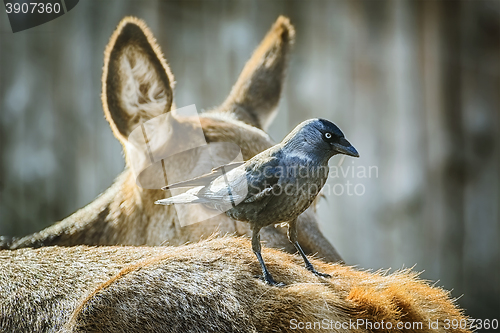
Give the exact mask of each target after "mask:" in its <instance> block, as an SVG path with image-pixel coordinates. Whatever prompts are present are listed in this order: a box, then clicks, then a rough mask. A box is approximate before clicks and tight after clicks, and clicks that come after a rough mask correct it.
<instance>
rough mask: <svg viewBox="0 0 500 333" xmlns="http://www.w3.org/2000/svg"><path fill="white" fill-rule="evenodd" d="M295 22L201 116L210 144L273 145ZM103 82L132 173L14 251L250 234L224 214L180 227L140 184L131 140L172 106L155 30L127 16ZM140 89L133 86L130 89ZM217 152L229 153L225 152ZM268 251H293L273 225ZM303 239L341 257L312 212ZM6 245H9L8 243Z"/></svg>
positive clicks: (283, 25) (109, 50) (183, 166)
mask: <svg viewBox="0 0 500 333" xmlns="http://www.w3.org/2000/svg"><path fill="white" fill-rule="evenodd" d="M294 35H295V32H294V29H293V26H292V25H291V24H290V22H289V20H288V19H287V18H285V17H279V18H278V19H277V21H276V23H275V24H274V25H273V27H272V28H271V30H270V31H269V33H268V34H267V36H266V37H265V38H264V40H263V41H262V43H261V44H260V46H259V47H258V48H257V49H256V51H255V52H254V54H253V56H252V57H251V59H250V60H249V61H248V62H247V64H246V65H245V67H244V69H243V72H242V73H241V75H240V77H239V79H238V81H237V83H236V84H235V86H234V87H233V89H232V91H231V93H230V95H229V96H228V98H227V99H226V100H225V101H224V103H223V104H222V105H221V106H220V107H218V108H215V109H213V110H211V111H209V112H206V113H204V114H202V116H201V125H202V128H203V131H204V133H205V137H206V141H207V142H209V143H211V142H223V141H228V142H234V143H236V144H237V145H238V146H239V147H240V148H241V151H242V154H243V157H244V158H245V159H249V158H251V157H252V156H254V155H256V154H258V153H259V152H261V151H263V150H264V149H266V148H268V147H270V146H271V145H272V144H273V142H272V141H271V139H270V138H269V136H268V135H267V134H266V133H265V132H264V131H263V129H265V128H266V126H267V125H268V124H269V123H270V122H271V121H272V119H273V118H274V115H275V114H276V106H277V105H278V101H279V98H280V94H281V89H282V86H283V81H284V76H285V70H286V64H287V58H288V53H289V49H290V46H291V44H292V43H293V40H294ZM104 61H105V63H104V70H103V79H102V85H103V89H102V102H103V108H104V114H105V116H106V119H107V120H108V122H109V124H110V127H111V129H112V130H113V133H114V135H115V136H116V137H117V139H118V140H119V141H120V142H121V143H122V145H123V147H124V152H125V155H126V163H127V168H126V169H125V171H124V172H123V173H122V174H121V175H120V176H118V177H117V179H116V181H115V183H114V184H113V185H112V186H111V187H110V188H109V189H107V190H106V191H105V192H104V193H103V194H101V195H100V196H99V197H98V198H97V199H96V200H95V201H94V202H92V203H90V204H89V205H88V206H86V207H85V208H82V209H80V210H78V211H77V212H75V213H74V214H73V215H71V216H69V217H67V218H66V219H64V220H62V221H60V222H58V223H56V224H54V225H52V226H50V227H48V228H46V229H44V230H42V231H40V232H38V233H35V234H33V235H28V236H26V237H23V238H21V239H19V240H15V241H14V242H12V243H11V244H10V246H8V247H9V248H11V249H17V248H22V247H40V246H49V245H64V246H71V245H78V244H86V245H115V244H123V245H159V244H163V243H168V244H171V245H180V244H184V243H186V242H196V241H199V240H200V239H203V238H206V237H208V236H209V235H211V234H213V233H214V231H219V233H220V234H222V235H224V234H235V235H249V234H250V229H249V226H248V225H247V224H245V223H242V222H235V221H232V220H230V219H229V218H227V217H226V216H224V215H221V216H218V217H215V218H212V219H210V220H209V221H205V222H202V223H199V224H194V225H189V226H186V227H181V226H180V224H179V219H178V218H177V216H176V213H175V210H174V208H172V207H164V206H157V205H154V202H155V201H156V200H158V199H162V198H164V197H165V195H166V193H165V192H163V191H160V190H145V189H142V188H140V187H138V186H137V185H136V183H135V179H134V177H133V176H132V172H131V171H130V169H129V166H130V160H129V158H130V157H129V154H128V151H127V137H128V135H129V134H130V133H131V131H132V130H133V129H134V128H136V127H137V126H139V125H140V124H143V123H145V122H146V121H148V120H149V119H151V118H153V117H156V116H158V115H161V114H163V113H165V112H169V111H170V109H171V108H173V104H174V102H173V84H174V77H173V75H172V73H171V72H170V69H169V67H168V65H167V63H166V61H165V59H164V57H163V54H162V52H161V50H160V47H159V46H158V45H157V43H156V41H155V39H154V37H153V35H152V33H151V31H150V30H149V29H148V28H147V26H146V25H145V23H144V22H143V21H141V20H139V19H137V18H133V17H126V18H124V19H123V20H122V21H121V22H120V24H119V25H118V27H117V29H116V31H115V32H114V33H113V35H112V36H111V39H110V42H109V44H108V46H107V47H106V51H105V59H104ZM130 87H136V88H135V90H134V89H128V88H130ZM217 155H219V156H221V157H224V156H225V155H227V152H226V151H224V150H222V149H220V150H219V151H218V153H217ZM176 163H177V164H176V165H171V166H170V167H171V168H174V169H178V170H183V172H186V170H187V171H189V170H191V171H192V169H193V166H196V165H198V164H199V163H200V161H198V160H184V161H177V162H176ZM261 237H262V240H263V241H264V242H265V244H267V245H268V246H271V247H275V248H281V249H285V250H286V251H289V252H294V251H295V249H294V247H293V246H292V245H291V244H290V243H289V241H288V239H287V237H286V229H283V228H281V227H276V228H274V227H272V226H271V227H268V228H266V229H264V230H263V231H262V233H261ZM299 242H300V243H301V244H303V247H304V250H305V251H306V252H307V253H317V254H318V255H319V256H320V257H322V258H325V259H326V260H328V261H331V262H335V261H339V260H341V259H340V256H339V255H338V253H337V252H336V250H335V249H334V248H333V246H332V245H331V244H330V243H329V242H328V240H327V239H326V238H325V237H324V236H323V235H322V233H321V231H320V230H319V228H318V223H317V218H316V215H315V212H314V211H313V209H310V210H308V211H307V212H305V213H304V214H302V215H301V217H300V218H299ZM0 245H2V246H3V247H7V246H6V242H5V241H3V242H2V244H0Z"/></svg>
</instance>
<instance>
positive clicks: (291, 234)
mask: <svg viewBox="0 0 500 333" xmlns="http://www.w3.org/2000/svg"><path fill="white" fill-rule="evenodd" d="M288 239H289V240H290V242H291V243H292V244H293V245H294V246H295V248H296V249H297V251H299V253H300V255H301V256H302V259H304V263H305V264H306V269H307V270H309V271H311V272H312V273H313V274H314V275H317V276H322V277H332V276H331V275H329V274H325V273H320V272H318V271H317V270H315V269H314V267H313V265H312V264H311V262H310V261H309V259H307V256H306V254H305V253H304V250H302V248H301V247H300V244H299V242H298V241H297V220H294V221H293V222H290V223H288Z"/></svg>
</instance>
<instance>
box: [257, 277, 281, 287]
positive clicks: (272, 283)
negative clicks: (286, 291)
mask: <svg viewBox="0 0 500 333" xmlns="http://www.w3.org/2000/svg"><path fill="white" fill-rule="evenodd" d="M255 277H256V278H257V279H259V280H262V281H264V282H265V283H267V284H268V285H270V286H273V287H280V288H281V287H285V286H286V284H284V283H283V282H276V281H274V279H273V277H272V276H271V274H264V275H256V276H255Z"/></svg>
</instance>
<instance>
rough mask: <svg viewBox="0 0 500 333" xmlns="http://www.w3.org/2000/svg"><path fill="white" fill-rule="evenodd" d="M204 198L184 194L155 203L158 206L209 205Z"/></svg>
mask: <svg viewBox="0 0 500 333" xmlns="http://www.w3.org/2000/svg"><path fill="white" fill-rule="evenodd" d="M208 202H209V201H208V200H207V199H204V198H199V197H197V196H196V195H194V194H192V193H187V192H186V193H182V194H179V195H176V196H174V197H171V198H166V199H161V200H157V201H155V204H157V205H174V204H190V203H208Z"/></svg>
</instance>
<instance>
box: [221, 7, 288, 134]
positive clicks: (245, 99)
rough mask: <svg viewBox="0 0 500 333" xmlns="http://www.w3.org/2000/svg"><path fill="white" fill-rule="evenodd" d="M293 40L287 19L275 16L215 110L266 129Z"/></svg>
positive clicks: (276, 103)
mask: <svg viewBox="0 0 500 333" xmlns="http://www.w3.org/2000/svg"><path fill="white" fill-rule="evenodd" d="M294 38H295V30H294V28H293V26H292V25H291V24H290V21H289V20H288V18H286V17H283V16H280V17H278V19H277V20H276V22H275V23H274V25H273V26H272V28H271V30H269V32H268V33H267V35H266V37H265V38H264V40H263V41H262V42H261V43H260V45H259V47H258V48H257V49H256V50H255V52H254V53H253V55H252V57H251V58H250V60H249V61H248V62H247V63H246V65H245V67H244V68H243V71H242V72H241V74H240V77H239V78H238V81H237V82H236V84H235V85H234V86H233V89H232V90H231V93H230V94H229V96H228V98H227V99H226V101H224V103H223V104H222V105H221V108H220V109H219V110H220V111H224V112H229V113H231V114H232V116H234V117H235V118H237V119H239V120H242V121H244V122H246V123H248V124H250V125H253V126H256V127H259V128H262V129H266V127H267V126H269V125H270V123H271V122H272V120H273V118H274V116H275V113H276V107H277V106H278V102H279V99H280V95H281V90H282V87H283V82H284V79H285V71H286V67H287V60H288V53H289V51H290V47H291V45H292V44H293V42H294Z"/></svg>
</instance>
